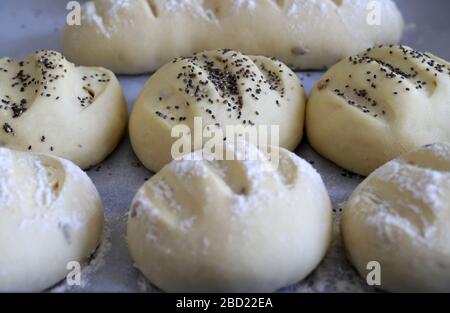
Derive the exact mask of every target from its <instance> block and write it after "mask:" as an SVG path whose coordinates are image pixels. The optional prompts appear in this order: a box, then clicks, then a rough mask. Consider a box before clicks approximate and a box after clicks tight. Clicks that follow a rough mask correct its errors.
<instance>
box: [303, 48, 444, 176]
mask: <svg viewBox="0 0 450 313" xmlns="http://www.w3.org/2000/svg"><path fill="white" fill-rule="evenodd" d="M449 98H450V64H449V63H448V62H446V61H445V60H442V59H440V58H438V57H435V56H433V55H432V54H429V53H422V52H418V51H415V50H413V49H411V48H409V47H405V46H382V47H377V48H375V49H368V50H367V51H365V52H363V53H361V54H359V55H356V56H351V57H348V58H346V59H344V60H342V61H341V62H339V63H338V64H336V65H335V66H333V67H332V68H331V69H330V70H329V71H328V72H326V73H325V74H324V76H323V77H322V78H321V80H320V81H319V82H318V83H317V85H316V86H315V88H314V90H313V92H312V94H311V97H310V99H309V101H308V105H307V113H306V129H307V134H308V139H309V141H310V142H311V144H312V146H313V147H314V148H315V149H316V150H317V151H318V152H319V153H320V154H322V155H323V156H325V157H327V158H329V159H330V160H332V161H334V162H335V163H337V164H338V165H340V166H342V167H344V168H345V169H347V170H350V171H353V172H356V173H358V174H362V175H368V174H370V173H371V172H372V171H373V170H374V169H376V168H377V167H379V166H381V165H382V164H384V163H386V162H387V161H390V160H391V159H393V158H395V157H398V156H399V155H401V154H403V153H405V152H410V151H412V150H414V149H417V148H419V147H421V146H423V145H426V144H431V143H434V142H442V141H450V121H449V116H450V102H449Z"/></svg>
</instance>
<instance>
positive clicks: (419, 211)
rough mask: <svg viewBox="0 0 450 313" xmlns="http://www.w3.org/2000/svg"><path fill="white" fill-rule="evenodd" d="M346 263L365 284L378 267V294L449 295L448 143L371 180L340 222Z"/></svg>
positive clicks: (424, 150) (421, 151) (396, 164)
mask: <svg viewBox="0 0 450 313" xmlns="http://www.w3.org/2000/svg"><path fill="white" fill-rule="evenodd" d="M342 235H343V239H344V244H345V247H346V250H347V252H348V257H349V259H350V261H351V262H352V263H353V265H354V266H355V267H356V269H357V270H358V271H359V273H360V274H361V275H362V277H363V278H364V279H365V277H366V275H367V274H368V272H369V271H367V270H366V266H367V264H368V262H370V261H377V262H379V263H380V269H381V288H383V289H385V290H389V291H392V292H450V241H449V238H450V143H442V144H434V145H430V146H426V147H423V148H420V149H419V150H417V151H414V152H411V153H409V154H407V155H405V156H402V157H400V158H398V159H396V160H393V161H391V162H389V163H387V164H386V165H384V166H382V167H381V168H379V169H377V170H376V171H375V172H374V173H373V174H371V175H370V176H369V177H368V178H367V179H366V180H365V181H364V182H363V183H362V184H361V185H360V186H359V187H358V188H357V189H356V191H355V192H354V193H353V194H352V196H351V197H350V199H349V201H348V202H347V204H346V205H345V208H344V210H343V216H342Z"/></svg>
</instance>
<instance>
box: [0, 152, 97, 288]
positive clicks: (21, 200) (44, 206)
mask: <svg viewBox="0 0 450 313" xmlns="http://www.w3.org/2000/svg"><path fill="white" fill-rule="evenodd" d="M0 173H1V175H0V252H1V258H0V291H9V292H10V291H13V292H17V291H42V290H44V289H46V288H49V287H51V286H52V285H54V284H56V283H57V282H58V281H60V280H62V279H63V278H64V277H65V276H66V275H67V274H68V270H67V269H66V267H67V265H68V263H69V262H71V261H77V262H79V263H80V264H81V263H83V262H84V261H85V260H86V259H87V258H88V257H89V256H90V255H91V254H92V253H93V252H94V251H95V249H96V247H97V246H98V244H99V241H100V238H101V234H102V232H103V206H102V203H101V200H100V196H99V194H98V192H97V190H96V188H95V186H94V185H93V183H92V181H91V180H90V179H89V177H88V176H87V175H86V174H85V173H84V172H83V171H82V170H81V169H80V168H78V167H77V166H76V165H74V164H73V163H72V162H70V161H67V160H64V159H60V158H57V157H54V156H50V155H36V154H33V153H26V152H19V151H14V150H10V149H6V148H1V147H0Z"/></svg>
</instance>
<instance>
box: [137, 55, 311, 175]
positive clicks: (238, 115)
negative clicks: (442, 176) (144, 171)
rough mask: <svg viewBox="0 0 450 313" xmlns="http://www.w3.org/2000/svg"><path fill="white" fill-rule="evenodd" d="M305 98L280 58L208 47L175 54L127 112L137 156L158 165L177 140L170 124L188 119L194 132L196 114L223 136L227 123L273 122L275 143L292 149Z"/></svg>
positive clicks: (157, 167)
mask: <svg viewBox="0 0 450 313" xmlns="http://www.w3.org/2000/svg"><path fill="white" fill-rule="evenodd" d="M305 102H306V96H305V92H304V89H303V86H302V84H301V82H300V80H299V79H298V78H297V76H296V75H295V73H293V72H292V71H291V70H290V69H289V68H287V67H286V66H285V65H284V64H283V63H281V62H279V61H277V60H273V59H269V58H266V57H262V56H245V55H243V54H241V53H239V52H235V51H231V50H214V51H207V52H203V53H200V54H197V55H194V56H192V57H188V58H179V59H176V60H175V61H173V62H171V63H168V64H167V65H165V66H164V67H162V68H161V69H160V70H159V71H158V72H156V73H155V74H154V75H153V76H152V77H151V78H150V80H149V81H148V82H147V83H146V85H145V86H144V89H143V90H142V92H141V94H140V96H139V97H138V99H137V100H136V103H135V105H134V108H133V112H132V114H131V119H130V137H131V143H132V146H133V149H134V151H135V152H136V154H137V156H138V157H139V159H140V160H141V162H142V163H143V164H144V165H145V166H146V167H147V168H149V169H150V170H153V171H158V170H160V169H161V168H162V167H163V166H164V165H166V164H167V163H169V162H170V161H171V160H172V155H171V148H172V145H173V143H174V142H175V141H177V140H178V138H172V137H171V131H172V127H173V126H175V125H179V124H183V125H187V126H188V127H189V128H190V129H191V130H192V136H194V117H200V118H201V119H202V123H203V127H206V126H207V125H209V126H210V127H212V128H215V127H216V125H217V126H219V127H220V128H221V129H222V131H223V134H224V137H226V135H227V134H226V126H228V125H242V126H249V127H258V126H261V127H262V126H263V125H267V128H269V127H270V126H271V125H277V126H279V135H280V136H279V145H280V146H281V147H283V148H286V149H289V150H294V149H295V148H296V147H297V146H298V144H299V143H300V141H301V139H302V136H303V125H304V116H305ZM267 128H266V129H267ZM268 132H270V129H269V130H268ZM207 139H208V137H205V140H204V142H205V141H206V140H207ZM229 139H230V138H229ZM270 143H273V142H270ZM192 146H193V149H194V150H196V149H200V148H201V146H194V143H193V142H192ZM188 152H190V151H188Z"/></svg>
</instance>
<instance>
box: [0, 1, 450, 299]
mask: <svg viewBox="0 0 450 313" xmlns="http://www.w3.org/2000/svg"><path fill="white" fill-rule="evenodd" d="M67 2H68V1H62V0H39V1H35V0H0V42H1V44H0V56H9V57H12V58H15V59H19V58H23V57H25V56H27V55H28V54H30V53H32V52H33V51H35V50H38V49H54V50H58V51H61V47H60V37H61V33H62V29H63V27H64V23H65V20H66V15H67V13H68V11H66V8H65V7H66V4H67ZM83 2H85V1H80V3H83ZM397 3H398V5H399V7H400V9H401V10H402V12H403V14H404V17H405V20H406V30H405V35H404V39H403V41H402V43H403V44H407V45H410V46H411V47H414V48H416V49H418V50H422V51H429V52H432V53H434V54H436V55H438V56H440V57H442V58H444V59H447V60H449V59H450V44H449V42H448V39H449V38H450V20H449V19H448V16H447V15H446V14H444V13H446V12H449V11H450V1H448V0H430V1H425V0H398V1H397ZM321 74H322V73H321V72H306V73H299V77H301V79H302V80H303V82H304V85H305V88H306V89H307V91H308V92H309V91H310V90H311V88H312V86H313V85H314V83H315V82H316V81H317V80H318V79H319V78H320V76H321ZM148 78H149V75H142V76H122V77H119V79H120V82H121V84H122V87H123V89H124V91H125V95H126V100H127V103H128V110H129V111H131V108H132V106H133V103H134V101H135V99H136V97H137V96H138V94H139V92H140V90H141V88H142V86H143V85H144V83H145V82H146V81H147V79H148ZM296 153H297V154H298V155H299V156H301V157H302V158H304V159H306V160H307V161H309V162H311V163H312V164H313V166H314V167H315V168H316V169H317V170H318V171H319V173H320V174H321V175H322V178H323V180H324V181H325V184H326V186H327V188H328V192H329V194H330V196H331V199H332V202H333V212H334V234H333V242H332V244H331V246H330V248H329V251H328V253H327V255H326V257H325V259H324V260H323V261H322V263H321V264H320V266H319V267H318V268H317V269H316V270H315V271H314V272H313V273H311V274H310V275H309V276H308V277H307V278H306V279H305V280H303V281H302V282H300V283H298V284H296V285H294V286H290V287H286V288H284V289H282V290H280V291H281V292H373V291H375V290H374V289H373V288H371V287H369V286H367V284H366V283H365V281H364V280H363V279H361V278H360V277H359V276H358V275H357V274H356V272H355V271H354V269H353V268H352V267H351V266H350V264H349V263H348V262H347V260H346V259H345V256H344V254H343V250H342V243H341V240H340V234H339V219H340V212H341V207H342V204H343V203H344V202H345V201H346V199H347V198H348V196H349V195H350V194H351V192H352V191H353V190H354V188H355V187H356V186H357V185H358V184H359V183H360V182H361V181H362V178H361V177H359V176H357V175H354V174H351V173H348V172H346V171H344V170H343V169H341V168H339V167H337V166H335V165H334V164H332V163H331V162H329V161H327V160H325V159H323V158H322V157H320V156H319V155H317V154H316V153H315V152H314V151H313V150H312V149H311V148H310V146H309V145H308V143H307V141H306V139H304V140H303V142H302V144H301V145H300V146H299V147H298V148H297V150H296ZM87 173H88V175H89V176H90V177H91V179H92V180H93V182H94V183H95V185H96V186H97V188H98V190H99V192H100V195H101V197H102V200H103V203H104V206H105V216H106V226H105V238H104V240H103V242H102V244H101V246H100V248H99V249H98V251H97V252H96V254H95V256H94V257H93V258H92V259H91V261H90V262H89V264H88V265H87V266H85V267H84V269H83V271H82V274H81V279H82V285H81V286H76V287H72V286H67V285H66V284H65V282H62V283H60V284H58V285H57V286H54V287H52V288H50V289H49V291H50V292H158V291H159V290H158V289H157V288H155V287H153V286H152V285H151V283H149V282H148V281H147V280H146V279H145V278H144V277H143V276H142V275H141V274H140V273H139V271H138V270H137V269H136V268H135V267H134V266H133V262H132V260H131V258H130V256H129V254H128V249H127V243H126V224H127V215H126V214H127V211H128V209H129V206H130V203H131V201H132V198H133V196H134V195H135V193H136V191H137V190H138V188H139V187H141V185H142V184H143V183H144V182H145V180H146V179H148V178H150V177H151V176H152V173H151V172H149V171H147V170H146V169H145V168H144V167H143V166H142V165H141V164H140V162H139V161H138V159H137V158H136V156H135V155H134V153H133V150H132V149H131V146H130V142H129V139H128V134H126V135H125V137H124V139H123V140H122V142H121V144H120V145H119V147H118V148H117V149H116V151H114V153H113V154H112V155H111V156H110V157H109V158H108V159H106V160H105V161H104V162H103V163H101V164H100V165H98V166H96V167H94V168H92V169H90V170H89V171H87Z"/></svg>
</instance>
